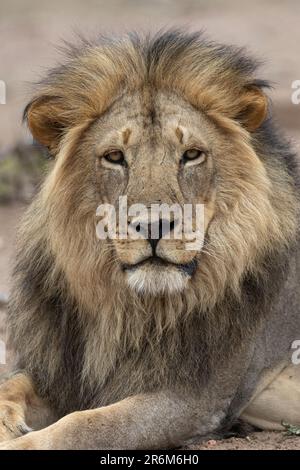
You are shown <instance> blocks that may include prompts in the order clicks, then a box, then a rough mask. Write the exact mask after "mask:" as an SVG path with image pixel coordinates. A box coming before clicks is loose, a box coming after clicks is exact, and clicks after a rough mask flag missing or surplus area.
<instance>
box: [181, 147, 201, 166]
mask: <svg viewBox="0 0 300 470" xmlns="http://www.w3.org/2000/svg"><path fill="white" fill-rule="evenodd" d="M205 159H206V154H205V152H203V150H199V149H196V148H195V149H188V150H186V151H185V152H184V154H183V155H182V161H183V163H188V162H195V163H202V162H204V161H205Z"/></svg>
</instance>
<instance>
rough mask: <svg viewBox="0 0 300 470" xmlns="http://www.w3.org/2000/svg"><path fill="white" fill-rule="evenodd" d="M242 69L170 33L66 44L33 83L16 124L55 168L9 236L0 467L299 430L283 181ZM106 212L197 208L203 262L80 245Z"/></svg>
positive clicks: (289, 219) (278, 156) (275, 147)
mask: <svg viewBox="0 0 300 470" xmlns="http://www.w3.org/2000/svg"><path fill="white" fill-rule="evenodd" d="M255 70H256V64H255V63H254V62H253V60H251V59H249V58H248V57H247V56H246V55H245V54H244V52H243V51H242V50H240V49H236V48H233V47H226V46H221V45H218V44H215V43H212V42H208V41H206V40H205V39H203V38H202V36H201V35H199V34H197V33H196V34H184V33H181V32H178V31H169V32H164V33H161V34H159V35H157V36H154V37H146V38H140V37H139V36H136V35H129V36H126V37H125V38H123V39H106V38H101V39H99V40H97V41H96V42H95V43H89V42H83V43H82V44H81V45H80V47H74V48H71V49H70V50H69V53H68V58H67V60H66V61H65V63H64V64H63V65H62V66H60V67H58V68H56V69H54V70H52V71H51V72H50V73H49V74H48V76H47V77H46V79H45V80H44V81H43V82H42V83H41V84H40V87H39V90H38V92H37V94H36V96H35V97H34V98H33V100H32V101H31V103H30V104H29V105H28V106H27V108H26V110H25V118H26V120H27V122H28V125H29V128H30V130H31V132H32V134H33V136H34V138H35V139H36V140H37V141H39V142H40V143H41V144H42V145H44V146H46V147H47V148H48V150H49V153H50V155H51V156H52V157H53V167H52V169H51V171H50V173H49V175H48V177H47V178H46V181H45V183H44V185H43V186H42V188H41V190H40V192H39V194H38V196H37V197H36V199H35V201H34V202H33V204H32V205H31V207H30V209H29V210H28V212H27V215H26V217H25V220H24V221H23V224H22V228H21V231H20V233H19V241H18V253H17V262H16V267H15V271H14V286H13V289H12V298H11V302H10V309H9V314H8V326H9V333H10V339H11V342H12V344H13V346H14V349H15V351H16V353H17V362H16V372H14V373H13V374H11V375H10V376H9V377H8V378H6V380H5V381H3V383H2V385H1V388H0V397H1V402H0V411H1V424H0V433H1V439H2V441H5V442H3V443H2V448H5V449H7V448H9V449H120V448H122V449H131V448H135V449H145V448H152V449H154V448H171V447H177V446H182V445H187V444H189V443H191V442H195V441H197V440H200V439H203V438H205V437H206V438H207V437H208V436H212V435H220V433H222V431H224V430H226V429H229V428H230V426H231V425H232V424H233V423H234V422H235V421H236V420H237V418H238V417H241V419H243V420H244V421H246V422H248V423H250V424H254V425H256V426H258V427H261V428H265V429H280V428H281V422H282V420H285V421H288V422H291V423H293V424H300V384H299V373H298V371H297V368H296V366H294V365H293V363H292V353H293V349H292V348H291V346H292V344H293V341H294V340H297V339H299V338H300V316H299V307H300V291H299V288H298V284H299V272H300V269H299V268H300V266H299V249H298V242H297V237H298V207H299V203H298V194H299V189H298V187H297V181H298V173H297V171H298V170H297V167H296V157H295V155H294V154H293V153H292V152H291V150H290V148H289V145H288V144H287V143H286V142H285V141H284V140H283V139H282V137H280V135H279V134H278V131H277V130H276V129H275V128H274V126H273V124H272V119H271V116H270V112H269V110H268V108H269V103H268V99H267V97H266V95H265V94H264V92H263V89H264V88H265V87H266V86H267V83H266V82H264V81H261V80H258V79H257V78H255V75H254V74H255ZM122 195H126V196H127V198H128V205H132V204H134V203H143V204H144V205H145V206H147V207H149V206H150V205H151V204H152V203H158V202H159V203H166V204H173V203H177V204H179V205H180V206H181V207H183V205H184V204H185V203H190V204H203V205H204V215H205V224H204V228H205V240H204V245H203V248H202V249H201V250H200V251H196V250H187V249H186V247H185V238H184V237H183V238H182V239H181V240H180V239H175V237H174V238H172V237H170V239H167V238H165V237H161V236H160V237H159V238H158V239H154V238H153V239H151V238H148V239H145V238H144V239H138V240H136V239H132V238H131V237H129V238H128V239H122V238H120V237H119V238H118V237H117V238H116V239H111V238H110V239H106V240H99V239H97V236H96V231H95V226H96V223H97V218H96V209H97V206H98V205H99V204H100V203H104V202H105V203H110V204H113V205H115V206H116V207H117V205H118V201H119V197H120V196H122ZM173 222H174V221H173ZM174 226H175V222H174V223H173V225H172V224H171V225H170V231H172V230H174ZM32 430H33V431H32ZM29 431H32V432H29ZM22 434H26V435H24V436H22Z"/></svg>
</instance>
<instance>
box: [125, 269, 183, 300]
mask: <svg viewBox="0 0 300 470" xmlns="http://www.w3.org/2000/svg"><path fill="white" fill-rule="evenodd" d="M188 280H189V276H187V275H186V274H185V273H182V272H180V271H179V270H175V269H174V270H156V269H155V270H149V269H143V268H138V269H134V270H132V271H127V282H128V284H129V286H130V287H131V289H132V290H135V291H136V292H138V293H139V294H152V295H153V294H154V295H157V294H166V293H169V294H172V293H175V292H181V291H183V290H184V289H185V287H186V285H187V283H188Z"/></svg>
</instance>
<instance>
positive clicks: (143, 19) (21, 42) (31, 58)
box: [0, 0, 300, 450]
mask: <svg viewBox="0 0 300 470" xmlns="http://www.w3.org/2000/svg"><path fill="white" fill-rule="evenodd" d="M299 20H300V2H299V1H298V0H288V1H286V2H281V1H279V0H269V1H267V0H252V1H251V2H239V1H238V0H226V1H225V0H215V1H212V2H208V1H204V0H152V1H148V0H139V1H136V0H123V1H122V0H110V1H109V2H107V1H106V0H85V2H82V1H81V0H72V1H71V0H62V1H59V0H52V1H51V2H38V1H37V0H26V1H20V0H19V1H17V0H1V4H0V44H1V47H0V80H4V81H5V83H6V86H7V104H6V105H0V158H1V154H3V153H5V151H6V149H8V148H10V147H11V146H13V145H15V143H16V142H18V141H23V140H26V139H29V136H28V134H26V132H25V131H24V129H22V128H21V124H20V120H21V113H22V109H23V107H24V105H25V103H26V101H27V100H28V96H29V94H30V93H29V90H30V87H29V86H28V82H32V81H34V80H36V79H38V77H39V76H40V75H42V74H43V72H44V68H45V67H46V66H49V65H51V64H54V63H55V62H56V61H57V58H58V53H57V51H56V50H55V49H54V44H59V43H60V40H61V38H66V39H71V38H72V37H73V33H72V31H73V30H76V29H78V30H80V31H82V32H84V33H85V34H86V35H88V36H90V35H93V34H94V33H95V32H99V31H100V32H110V31H114V32H117V33H119V32H122V31H125V30H130V29H144V30H149V29H152V30H153V29H157V28H159V27H163V26H166V25H167V26H171V25H174V24H175V25H184V27H189V28H191V29H200V28H201V29H205V30H206V31H207V34H208V35H209V36H210V37H212V38H214V39H217V40H220V41H226V42H231V43H235V44H239V45H247V46H248V48H249V49H250V50H252V51H253V52H254V53H255V54H256V55H257V56H258V57H260V58H262V59H263V60H265V62H266V63H265V65H264V66H263V67H262V73H261V75H262V76H263V78H267V79H269V80H271V81H272V82H273V83H274V85H275V87H276V88H275V90H274V91H272V92H271V98H272V100H273V101H274V102H275V114H276V115H277V117H278V120H279V122H280V123H281V125H282V126H283V127H284V128H285V129H286V131H287V133H288V135H290V136H291V137H292V138H293V140H294V142H295V146H299V140H300V139H299V136H300V131H299V125H300V105H298V106H296V105H293V104H292V102H291V93H292V89H291V85H292V82H293V81H294V80H297V79H298V80H300V67H299V43H300V28H299ZM22 212H23V206H22V205H20V204H18V205H16V204H15V205H10V206H7V207H5V206H0V293H1V292H4V293H8V292H9V279H10V274H9V273H10V260H11V259H12V258H13V254H14V246H15V242H14V239H15V232H16V225H17V223H18V220H19V218H20V216H21V214H22ZM0 340H2V341H5V312H4V310H0ZM11 357H12V355H11V352H10V351H8V352H7V361H8V362H7V364H6V366H3V365H2V366H1V365H0V372H2V371H5V370H7V368H8V367H9V363H10V362H11ZM191 448H195V449H196V448H197V449H205V450H217V449H240V450H241V449H295V448H300V438H295V437H292V438H291V437H287V436H286V435H285V434H284V433H268V432H260V433H252V434H250V435H249V436H248V437H247V438H244V439H236V438H231V439H227V440H223V441H218V442H215V441H209V442H207V443H204V444H201V445H198V446H193V447H191Z"/></svg>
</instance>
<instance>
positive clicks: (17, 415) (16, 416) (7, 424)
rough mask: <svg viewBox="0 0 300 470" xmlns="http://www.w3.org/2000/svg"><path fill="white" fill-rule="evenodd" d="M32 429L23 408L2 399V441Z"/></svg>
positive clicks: (0, 435) (0, 432)
mask: <svg viewBox="0 0 300 470" xmlns="http://www.w3.org/2000/svg"><path fill="white" fill-rule="evenodd" d="M31 431H32V429H31V428H29V427H28V426H27V424H26V423H25V420H24V414H23V408H22V407H21V406H20V405H17V404H15V403H13V402H9V401H0V442H4V441H9V440H11V439H15V438H16V437H20V436H23V435H24V434H27V433H28V432H31Z"/></svg>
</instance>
